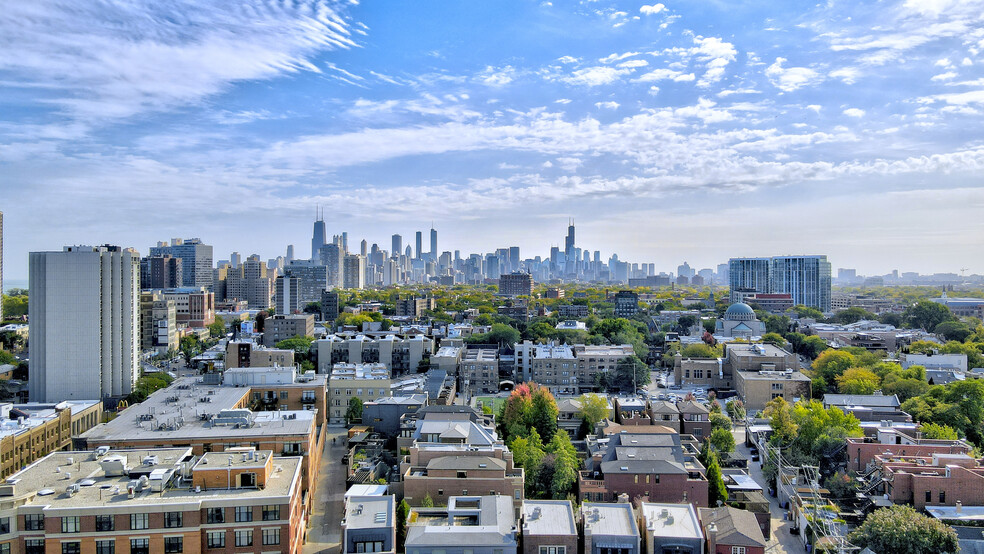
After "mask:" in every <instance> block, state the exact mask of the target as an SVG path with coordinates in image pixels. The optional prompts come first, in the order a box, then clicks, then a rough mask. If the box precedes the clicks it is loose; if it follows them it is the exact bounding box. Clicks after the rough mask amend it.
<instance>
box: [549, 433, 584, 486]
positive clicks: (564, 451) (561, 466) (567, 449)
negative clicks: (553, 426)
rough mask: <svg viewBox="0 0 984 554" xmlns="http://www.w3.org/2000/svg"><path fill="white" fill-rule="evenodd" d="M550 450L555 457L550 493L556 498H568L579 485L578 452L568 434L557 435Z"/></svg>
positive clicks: (551, 442)
mask: <svg viewBox="0 0 984 554" xmlns="http://www.w3.org/2000/svg"><path fill="white" fill-rule="evenodd" d="M548 449H549V451H550V453H551V454H553V455H554V463H553V476H552V479H551V483H550V491H551V492H552V493H553V497H554V498H558V499H561V498H567V495H568V494H570V493H571V492H572V491H573V490H574V486H575V485H576V484H577V467H578V459H577V451H576V450H575V449H574V445H573V444H571V439H570V437H569V436H568V435H567V433H564V432H560V433H555V434H554V436H553V439H552V440H551V441H550V445H549V446H548Z"/></svg>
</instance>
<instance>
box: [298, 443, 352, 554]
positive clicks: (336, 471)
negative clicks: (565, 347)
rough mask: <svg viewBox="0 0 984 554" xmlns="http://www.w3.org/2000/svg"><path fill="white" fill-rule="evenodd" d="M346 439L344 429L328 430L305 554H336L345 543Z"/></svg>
mask: <svg viewBox="0 0 984 554" xmlns="http://www.w3.org/2000/svg"><path fill="white" fill-rule="evenodd" d="M346 436H347V433H346V430H345V428H343V427H328V437H327V439H325V451H324V452H323V453H322V456H321V467H320V469H319V471H318V489H317V492H315V496H314V505H313V507H312V509H311V524H310V526H309V527H308V533H307V542H306V543H305V544H304V554H316V553H322V552H324V553H332V554H334V553H336V552H338V551H339V546H340V544H341V540H342V526H341V523H342V498H343V497H344V495H345V466H344V465H342V463H341V459H342V456H344V455H345V446H344V444H345V438H346ZM332 438H335V444H332V442H331V439H332Z"/></svg>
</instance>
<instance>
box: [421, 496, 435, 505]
mask: <svg viewBox="0 0 984 554" xmlns="http://www.w3.org/2000/svg"><path fill="white" fill-rule="evenodd" d="M420 505H421V506H422V507H424V508H433V507H434V499H433V498H431V495H430V493H426V494H424V498H423V500H421V501H420Z"/></svg>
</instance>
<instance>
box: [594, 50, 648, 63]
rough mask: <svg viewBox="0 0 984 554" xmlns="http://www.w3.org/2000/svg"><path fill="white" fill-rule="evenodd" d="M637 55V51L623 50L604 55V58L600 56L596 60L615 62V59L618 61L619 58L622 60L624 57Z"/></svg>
mask: <svg viewBox="0 0 984 554" xmlns="http://www.w3.org/2000/svg"><path fill="white" fill-rule="evenodd" d="M638 55H639V52H623V53H621V54H609V55H607V56H605V57H604V58H601V59H600V60H598V61H599V62H601V63H612V62H617V61H620V60H624V59H626V58H632V57H634V56H638Z"/></svg>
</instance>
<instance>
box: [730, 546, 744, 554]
mask: <svg viewBox="0 0 984 554" xmlns="http://www.w3.org/2000/svg"><path fill="white" fill-rule="evenodd" d="M731 554H745V547H744V546H732V547H731Z"/></svg>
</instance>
